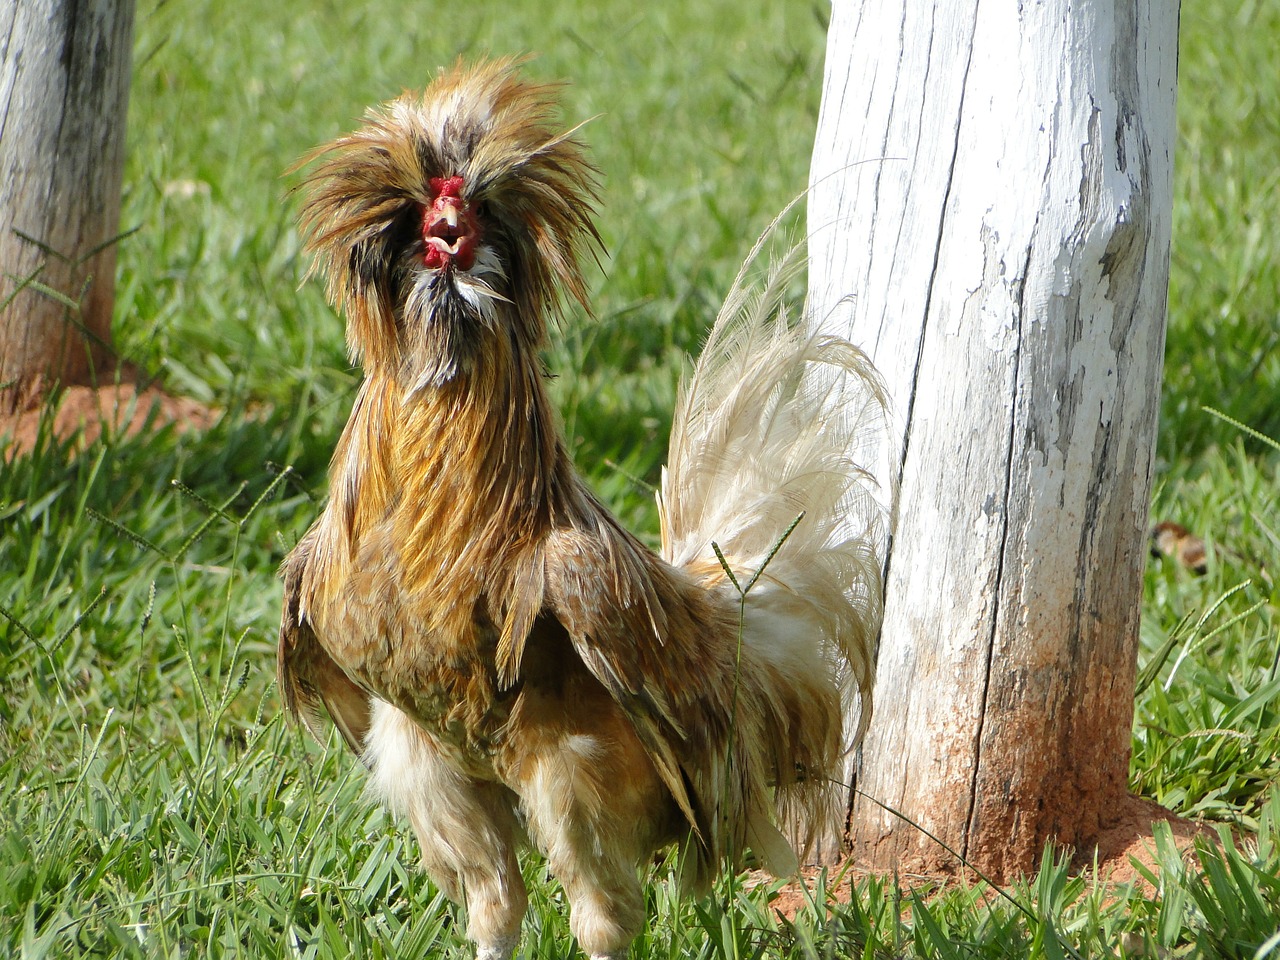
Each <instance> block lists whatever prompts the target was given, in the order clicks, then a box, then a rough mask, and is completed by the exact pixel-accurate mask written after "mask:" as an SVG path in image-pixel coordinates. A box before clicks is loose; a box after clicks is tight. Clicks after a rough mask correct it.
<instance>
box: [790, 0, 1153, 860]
mask: <svg viewBox="0 0 1280 960" xmlns="http://www.w3.org/2000/svg"><path fill="white" fill-rule="evenodd" d="M1177 23H1178V8H1177V3H1176V0H1175V2H1169V3H1166V2H1162V0H1137V2H1134V3H1131V2H1126V0H1093V2H1090V0H1085V2H1076V0H1042V2H1038V3H1033V2H1013V0H998V2H984V3H978V2H977V0H903V3H900V4H894V3H890V4H876V3H870V2H866V3H862V2H854V0H835V3H834V5H833V10H832V21H831V28H830V34H829V39H828V47H827V64H826V78H825V87H824V91H823V101H822V112H821V116H820V119H819V124H818V135H817V142H816V145H815V150H814V158H813V167H812V176H811V187H812V192H811V195H810V200H809V231H810V245H811V256H812V266H811V273H810V297H811V302H812V304H813V306H814V308H815V314H816V315H817V316H818V317H819V318H820V322H821V323H822V324H823V325H824V326H825V327H826V328H827V329H830V330H832V331H834V332H838V333H840V334H842V335H845V336H849V337H850V338H851V339H852V340H854V341H855V342H857V343H860V344H862V345H863V346H864V348H866V349H867V350H868V352H869V353H870V354H871V355H872V356H873V358H874V360H875V362H876V363H877V365H878V366H879V367H880V369H881V370H882V371H883V373H884V375H885V378H886V380H887V382H888V384H889V388H890V393H891V396H892V398H893V401H894V403H895V407H896V410H895V414H896V420H897V426H898V429H900V431H901V433H900V436H901V448H902V449H901V459H900V462H898V463H897V464H896V466H897V468H898V470H899V471H900V473H899V476H900V480H901V490H900V501H899V517H898V527H897V532H896V535H895V540H894V543H893V546H892V550H891V553H890V556H889V561H888V578H887V586H886V595H887V608H886V618H885V624H884V630H883V636H882V642H881V648H880V654H879V661H878V665H877V679H876V690H875V708H876V714H875V716H874V718H873V720H872V725H871V729H870V731H869V733H868V736H867V739H866V740H865V742H864V745H863V747H862V750H861V753H860V754H859V756H858V760H857V762H856V763H855V774H856V784H855V785H856V787H857V790H858V791H860V792H865V793H866V794H869V795H870V796H871V797H874V798H875V799H876V800H879V801H881V802H883V803H885V804H888V805H889V806H891V807H893V808H895V809H896V810H898V811H900V812H901V813H903V814H905V815H907V816H908V817H910V818H912V819H913V820H915V821H916V822H917V823H919V824H920V825H921V826H923V827H925V828H926V829H928V830H929V831H930V832H932V833H934V834H936V835H937V836H938V837H939V838H941V839H942V840H944V841H945V842H947V843H948V844H949V845H951V846H952V847H953V848H954V849H955V850H957V851H958V852H960V853H961V854H963V855H964V856H965V857H967V858H969V859H970V860H971V861H972V862H974V863H975V864H976V865H978V866H980V867H982V868H984V869H986V870H989V871H992V872H993V873H995V874H996V875H999V876H1010V875H1013V874H1016V873H1017V872H1019V871H1023V870H1029V869H1031V868H1033V867H1034V865H1035V861H1036V857H1037V856H1038V854H1039V851H1040V850H1041V849H1042V847H1043V845H1044V843H1045V842H1046V841H1047V840H1050V839H1054V840H1057V841H1058V842H1061V843H1064V844H1068V845H1073V846H1077V847H1080V848H1085V847H1087V846H1088V845H1089V844H1090V842H1091V840H1092V839H1094V838H1096V837H1097V836H1098V835H1099V832H1100V831H1101V830H1103V829H1104V828H1105V827H1106V826H1107V825H1108V823H1109V821H1110V820H1112V819H1118V818H1119V817H1120V816H1121V815H1122V808H1124V807H1125V806H1126V800H1127V798H1128V793H1127V789H1126V782H1127V773H1128V762H1129V738H1130V734H1131V727H1132V717H1133V681H1134V669H1135V656H1136V647H1137V637H1138V615H1139V601H1140V596H1141V570H1142V565H1143V562H1144V558H1145V556H1146V549H1145V529H1146V519H1147V504H1148V498H1149V495H1150V488H1151V472H1152V460H1153V447H1154V440H1155V433H1156V418H1157V411H1158V398H1159V385H1160V371H1161V361H1162V355H1163V347H1164V325H1165V324H1164V321H1165V298H1166V287H1167V280H1168V261H1169V237H1170V217H1171V207H1172V182H1171V181H1172V154H1173V142H1174V131H1175V128H1174V93H1175V80H1176V69H1177ZM852 803H853V806H852V820H851V841H852V844H853V855H854V856H855V857H856V858H858V859H859V860H860V861H861V862H863V863H865V864H867V865H868V866H872V867H886V866H888V865H891V864H898V863H901V864H912V863H919V864H921V865H926V866H931V867H936V866H939V865H942V864H945V863H947V862H948V861H950V860H951V858H950V856H949V855H948V854H947V853H946V852H945V851H943V850H942V849H941V848H940V847H938V846H937V845H936V844H935V843H934V842H933V841H932V840H930V839H929V838H928V837H926V836H925V835H924V834H923V833H921V832H920V831H918V830H916V829H914V828H913V827H910V826H907V825H905V824H904V823H903V821H901V820H900V819H899V818H898V817H896V816H894V815H893V814H890V813H887V812H886V811H884V810H883V809H882V808H880V807H879V806H877V805H876V804H875V803H874V802H872V801H870V800H867V799H866V798H865V797H863V796H862V795H861V793H858V794H855V796H854V798H853V801H852Z"/></svg>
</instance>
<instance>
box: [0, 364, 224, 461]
mask: <svg viewBox="0 0 1280 960" xmlns="http://www.w3.org/2000/svg"><path fill="white" fill-rule="evenodd" d="M56 403H57V409H56V410H55V411H54V414H53V422H52V424H51V432H52V434H53V437H54V438H55V439H56V440H58V441H59V442H63V443H65V442H67V441H74V448H75V449H77V450H83V449H84V448H85V447H87V446H88V445H89V444H91V443H93V442H94V441H96V440H97V439H98V438H99V437H100V436H102V433H103V431H104V430H105V431H107V432H108V433H110V434H112V435H115V436H124V437H131V436H133V435H134V434H136V433H138V432H139V431H141V430H142V429H143V428H144V427H150V428H151V429H159V428H160V427H164V426H168V425H169V424H173V425H174V427H175V429H178V430H206V429H208V428H209V427H211V426H212V425H213V424H214V423H215V422H217V419H218V417H220V416H221V411H219V410H216V409H213V408H211V407H207V406H205V405H204V404H202V403H199V402H198V401H196V400H192V399H190V398H188V397H172V396H169V395H168V394H167V393H164V392H163V391H162V390H160V388H159V387H155V386H149V387H146V388H144V389H142V390H141V391H139V389H138V388H137V386H136V385H135V384H132V383H120V384H112V385H110V386H106V387H97V388H94V387H67V388H66V389H65V390H63V391H62V393H61V396H60V397H59V398H58V399H57V401H56ZM46 416H48V412H47V411H46V409H45V408H44V406H43V405H36V406H32V407H28V408H26V409H20V410H17V411H15V412H12V413H6V414H3V415H0V438H4V437H7V438H8V441H9V442H8V445H7V446H6V447H5V448H4V457H5V460H12V459H13V458H14V457H19V456H22V455H24V454H26V453H29V452H30V451H31V449H32V448H33V447H34V446H35V443H36V440H37V438H38V437H39V434H40V424H41V420H42V418H44V417H46Z"/></svg>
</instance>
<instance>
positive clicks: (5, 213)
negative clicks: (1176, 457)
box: [0, 0, 134, 402]
mask: <svg viewBox="0 0 1280 960" xmlns="http://www.w3.org/2000/svg"><path fill="white" fill-rule="evenodd" d="M133 7H134V5H133V0H22V2H21V3H17V4H7V5H6V6H5V9H4V10H3V11H0V274H3V276H0V303H4V302H5V301H9V303H8V306H6V307H5V308H4V309H3V311H0V383H7V384H10V386H11V389H12V390H13V392H12V393H11V395H10V396H11V402H12V398H13V397H18V398H22V397H24V396H27V395H29V394H30V393H31V392H32V391H33V390H34V389H36V388H37V387H38V385H39V383H40V382H41V381H43V380H47V379H54V380H60V381H62V382H64V383H89V382H92V380H93V378H94V375H95V374H97V375H101V374H102V373H104V372H105V371H106V370H107V369H109V367H110V356H111V354H110V351H109V349H108V344H109V343H110V337H111V309H112V305H113V301H114V295H115V292H114V291H115V261H116V255H115V248H114V246H113V245H107V246H106V247H103V244H108V241H110V240H111V239H112V238H113V237H115V235H116V233H117V230H118V227H119V217H120V181H121V176H122V172H123V163H124V141H125V115H126V111H127V106H128V96H129V65H130V59H131V44H132V36H133ZM31 277H33V278H34V279H35V280H36V281H38V282H39V283H41V284H44V285H45V286H47V287H49V288H52V289H53V290H56V291H58V292H59V293H61V294H63V295H65V296H66V297H68V298H70V300H71V301H74V302H76V303H77V304H78V308H76V309H72V308H71V307H69V306H68V305H66V304H64V303H61V302H59V301H58V300H57V299H54V298H52V297H49V296H47V295H45V294H42V293H40V292H39V291H37V290H35V289H33V288H32V287H31V286H26V287H22V280H23V278H31ZM20 288H21V289H20ZM10 298H12V299H10ZM80 328H83V331H86V332H82V330H81V329H80ZM13 388H16V389H13Z"/></svg>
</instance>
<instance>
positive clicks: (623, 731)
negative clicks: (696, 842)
mask: <svg viewBox="0 0 1280 960" xmlns="http://www.w3.org/2000/svg"><path fill="white" fill-rule="evenodd" d="M569 672H570V674H571V675H570V676H569V677H568V678H567V679H564V678H561V679H563V680H564V682H563V684H562V685H561V684H560V683H557V684H556V685H555V687H556V688H553V689H547V688H542V689H539V687H538V686H537V685H535V684H527V685H526V687H525V693H524V695H523V696H522V702H521V704H520V706H519V707H518V708H517V709H516V710H515V711H513V713H512V717H511V721H510V724H509V727H508V738H507V741H506V743H505V744H504V752H505V753H504V757H502V758H500V759H499V764H498V766H499V771H500V773H503V775H504V779H505V780H506V782H507V783H509V784H510V785H511V787H512V788H513V789H514V790H515V791H516V792H517V793H518V794H519V795H520V805H521V808H522V809H523V810H524V812H525V815H526V817H527V818H528V823H527V827H528V831H529V836H530V838H531V839H532V840H533V841H534V843H536V844H537V846H538V848H539V849H540V850H541V851H542V852H543V854H545V856H546V858H547V861H548V865H549V866H550V868H551V872H552V873H553V874H555V876H556V878H557V879H559V881H560V883H561V884H562V885H563V887H564V890H565V894H566V895H567V896H568V898H569V905H570V916H569V929H570V930H571V931H572V933H573V935H574V936H575V937H576V938H577V940H578V944H579V946H581V948H582V950H583V952H584V953H586V954H587V955H588V956H590V957H592V958H593V960H606V958H608V960H621V958H623V957H625V956H626V954H627V948H628V946H629V945H630V943H631V941H632V940H633V939H634V938H635V936H636V935H637V934H638V933H639V932H640V930H641V928H642V926H643V924H644V894H643V891H642V889H641V886H640V882H639V879H638V877H637V868H638V865H639V864H642V863H645V862H647V861H648V859H649V858H650V857H651V855H652V853H653V851H654V850H655V849H656V848H658V847H659V846H661V845H662V844H663V843H665V842H667V841H668V840H669V839H671V838H672V837H673V836H674V831H673V811H674V804H673V803H672V802H671V799H670V797H669V795H668V794H667V792H666V789H665V788H664V787H663V785H662V782H661V780H660V779H659V777H658V774H657V772H656V771H655V770H654V768H653V765H652V763H651V762H650V760H649V758H648V755H647V754H646V753H645V750H644V747H643V746H642V745H641V743H640V741H639V739H638V738H637V737H636V734H635V731H634V728H632V726H631V724H630V722H629V721H628V720H627V718H626V717H625V715H624V714H623V713H622V712H621V710H620V709H619V708H618V706H617V705H616V704H615V703H614V702H613V700H612V699H611V698H610V697H609V695H608V694H607V693H606V692H605V690H604V689H603V687H601V686H600V685H599V683H598V682H597V681H595V679H594V678H592V677H590V676H589V675H587V674H586V672H585V670H580V671H576V672H575V671H573V669H572V667H570V668H569ZM677 816H678V815H677Z"/></svg>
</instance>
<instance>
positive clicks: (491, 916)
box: [365, 700, 528, 960]
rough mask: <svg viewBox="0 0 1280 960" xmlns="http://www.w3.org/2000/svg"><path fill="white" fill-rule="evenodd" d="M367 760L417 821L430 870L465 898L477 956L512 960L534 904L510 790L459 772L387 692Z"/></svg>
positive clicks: (386, 797)
mask: <svg viewBox="0 0 1280 960" xmlns="http://www.w3.org/2000/svg"><path fill="white" fill-rule="evenodd" d="M365 760H366V762H367V763H368V764H369V766H370V768H371V769H372V778H371V788H372V789H373V790H374V791H375V792H376V793H377V794H378V796H379V798H380V799H381V800H382V802H383V803H385V804H386V805H387V806H388V807H389V808H390V809H391V810H393V811H394V812H396V813H397V814H400V815H402V816H406V817H408V818H409V822H410V823H411V824H412V825H413V829H414V832H415V833H416V834H417V836H418V843H419V845H420V846H421V847H422V865H423V867H424V868H425V870H426V871H427V874H428V875H429V876H430V877H431V879H432V880H433V881H434V882H435V883H436V885H437V886H438V887H440V889H441V890H443V891H444V893H445V895H446V896H447V897H449V899H451V900H453V901H454V902H455V903H463V902H465V903H466V907H467V936H468V937H469V938H470V939H471V940H473V941H474V942H475V944H476V957H477V960H507V958H508V957H510V956H511V953H512V951H513V950H514V949H515V947H516V944H517V943H519V941H520V922H521V920H522V919H523V918H524V912H525V908H526V906H527V905H528V897H527V895H526V893H525V887H524V878H523V877H522V876H521V875H520V865H519V862H518V861H517V859H516V836H517V832H518V826H517V824H516V819H515V814H514V812H513V805H514V803H515V797H514V796H513V795H512V793H511V791H510V790H508V789H507V788H506V787H504V786H502V785H501V784H499V783H493V782H488V781H483V780H475V779H473V778H471V777H467V776H465V775H464V774H462V773H461V772H459V771H458V770H457V769H456V768H455V767H454V766H452V765H451V764H450V763H449V762H448V761H447V760H446V759H445V758H444V757H443V756H442V755H441V754H440V753H439V752H438V751H437V749H436V747H435V746H434V744H433V743H432V741H431V738H430V737H429V736H427V734H426V733H424V732H423V730H422V728H421V727H419V726H418V725H417V724H416V723H414V721H413V720H411V719H410V718H409V717H408V716H407V715H406V714H405V713H403V712H401V711H400V710H398V709H396V708H395V707H393V706H391V705H390V704H387V703H384V702H382V701H380V700H374V701H373V719H372V723H371V724H370V728H369V734H368V737H367V738H366V741H365Z"/></svg>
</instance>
